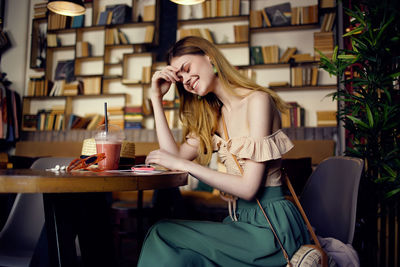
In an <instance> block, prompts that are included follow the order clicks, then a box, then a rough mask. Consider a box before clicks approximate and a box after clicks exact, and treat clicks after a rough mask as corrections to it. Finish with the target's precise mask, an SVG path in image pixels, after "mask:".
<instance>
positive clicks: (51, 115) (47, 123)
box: [22, 107, 65, 131]
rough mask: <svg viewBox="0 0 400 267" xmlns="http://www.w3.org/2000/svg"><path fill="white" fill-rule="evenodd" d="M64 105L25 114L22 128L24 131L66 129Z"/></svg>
mask: <svg viewBox="0 0 400 267" xmlns="http://www.w3.org/2000/svg"><path fill="white" fill-rule="evenodd" d="M64 112H65V110H64V107H53V108H52V109H50V110H45V109H41V110H38V112H37V114H24V115H23V121H22V130H24V131H36V130H39V131H60V130H63V129H64V125H63V123H64V116H65V115H64Z"/></svg>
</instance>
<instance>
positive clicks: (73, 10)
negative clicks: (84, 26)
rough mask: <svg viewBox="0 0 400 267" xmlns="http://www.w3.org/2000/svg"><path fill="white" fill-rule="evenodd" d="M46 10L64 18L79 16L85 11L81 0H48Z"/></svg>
mask: <svg viewBox="0 0 400 267" xmlns="http://www.w3.org/2000/svg"><path fill="white" fill-rule="evenodd" d="M47 8H48V9H49V10H51V11H53V12H54V13H57V14H60V15H64V16H80V15H83V14H85V10H86V9H85V5H84V4H83V2H82V0H66V1H60V0H49V3H48V4H47Z"/></svg>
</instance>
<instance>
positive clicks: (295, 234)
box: [138, 187, 310, 267]
mask: <svg viewBox="0 0 400 267" xmlns="http://www.w3.org/2000/svg"><path fill="white" fill-rule="evenodd" d="M258 195H259V196H258V198H259V200H260V202H261V204H262V206H263V208H264V210H265V212H266V213H267V215H268V217H269V219H270V221H271V223H272V225H273V226H274V228H275V231H276V232H277V234H278V236H279V239H280V240H281V242H282V243H283V246H284V247H285V249H286V251H287V253H288V254H289V256H290V257H291V256H292V255H293V254H294V253H295V252H296V250H297V249H298V248H299V247H300V246H301V245H303V244H306V243H309V242H310V240H309V235H308V232H307V228H306V226H305V224H304V221H303V219H302V217H301V215H300V213H299V212H298V210H297V208H296V207H295V206H294V205H293V204H292V203H291V202H290V201H288V200H285V198H284V196H283V193H282V188H281V187H266V188H265V190H263V191H262V192H260V193H259V194H258ZM237 206H238V207H237V211H236V214H237V217H238V221H235V222H234V221H232V220H231V218H230V217H229V216H228V217H227V218H225V220H224V221H223V222H208V221H186V220H163V221H160V222H158V223H156V224H155V225H154V226H153V227H152V228H151V229H150V231H149V232H148V234H147V236H146V239H145V242H144V244H143V248H142V251H141V254H140V258H139V263H138V266H148V267H154V266H169V267H170V266H230V267H231V266H285V265H286V260H285V258H284V257H283V254H282V251H281V248H280V246H279V244H278V242H277V241H276V239H275V237H274V234H273V233H272V231H271V229H270V227H269V225H268V222H267V221H266V219H265V217H264V215H263V214H262V212H261V210H260V208H259V206H258V205H257V202H256V201H245V200H241V199H240V200H238V203H237Z"/></svg>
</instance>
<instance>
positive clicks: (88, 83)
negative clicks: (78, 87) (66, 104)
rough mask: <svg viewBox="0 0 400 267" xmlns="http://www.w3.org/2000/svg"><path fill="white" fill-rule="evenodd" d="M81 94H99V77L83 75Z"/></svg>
mask: <svg viewBox="0 0 400 267" xmlns="http://www.w3.org/2000/svg"><path fill="white" fill-rule="evenodd" d="M82 81H83V94H84V95H99V94H100V92H101V77H85V78H83V80H82Z"/></svg>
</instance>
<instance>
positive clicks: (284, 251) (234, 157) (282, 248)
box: [221, 113, 292, 266]
mask: <svg viewBox="0 0 400 267" xmlns="http://www.w3.org/2000/svg"><path fill="white" fill-rule="evenodd" d="M221 118H222V123H223V126H224V135H225V139H226V140H229V135H228V129H227V128H226V123H225V119H224V115H223V114H222V113H221ZM231 155H232V157H233V159H234V161H235V162H236V165H237V167H238V168H239V170H240V173H241V174H242V175H243V174H244V171H243V168H242V166H241V165H240V164H239V161H238V160H237V157H236V156H235V155H234V154H231ZM256 201H257V204H258V206H259V207H260V209H261V212H262V213H263V215H264V217H265V219H266V220H267V222H268V224H269V226H270V228H271V231H272V233H273V234H274V236H275V238H276V240H277V241H278V243H279V246H280V247H281V250H282V253H283V257H284V258H285V260H286V262H287V264H288V266H292V264H291V263H290V259H289V255H288V254H287V252H286V249H285V248H284V247H283V245H282V243H281V240H280V239H279V237H278V235H277V234H276V232H275V229H274V227H273V226H272V223H271V221H270V220H269V218H268V216H267V214H266V213H265V211H264V209H263V207H262V205H261V203H260V201H259V200H258V198H256Z"/></svg>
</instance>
